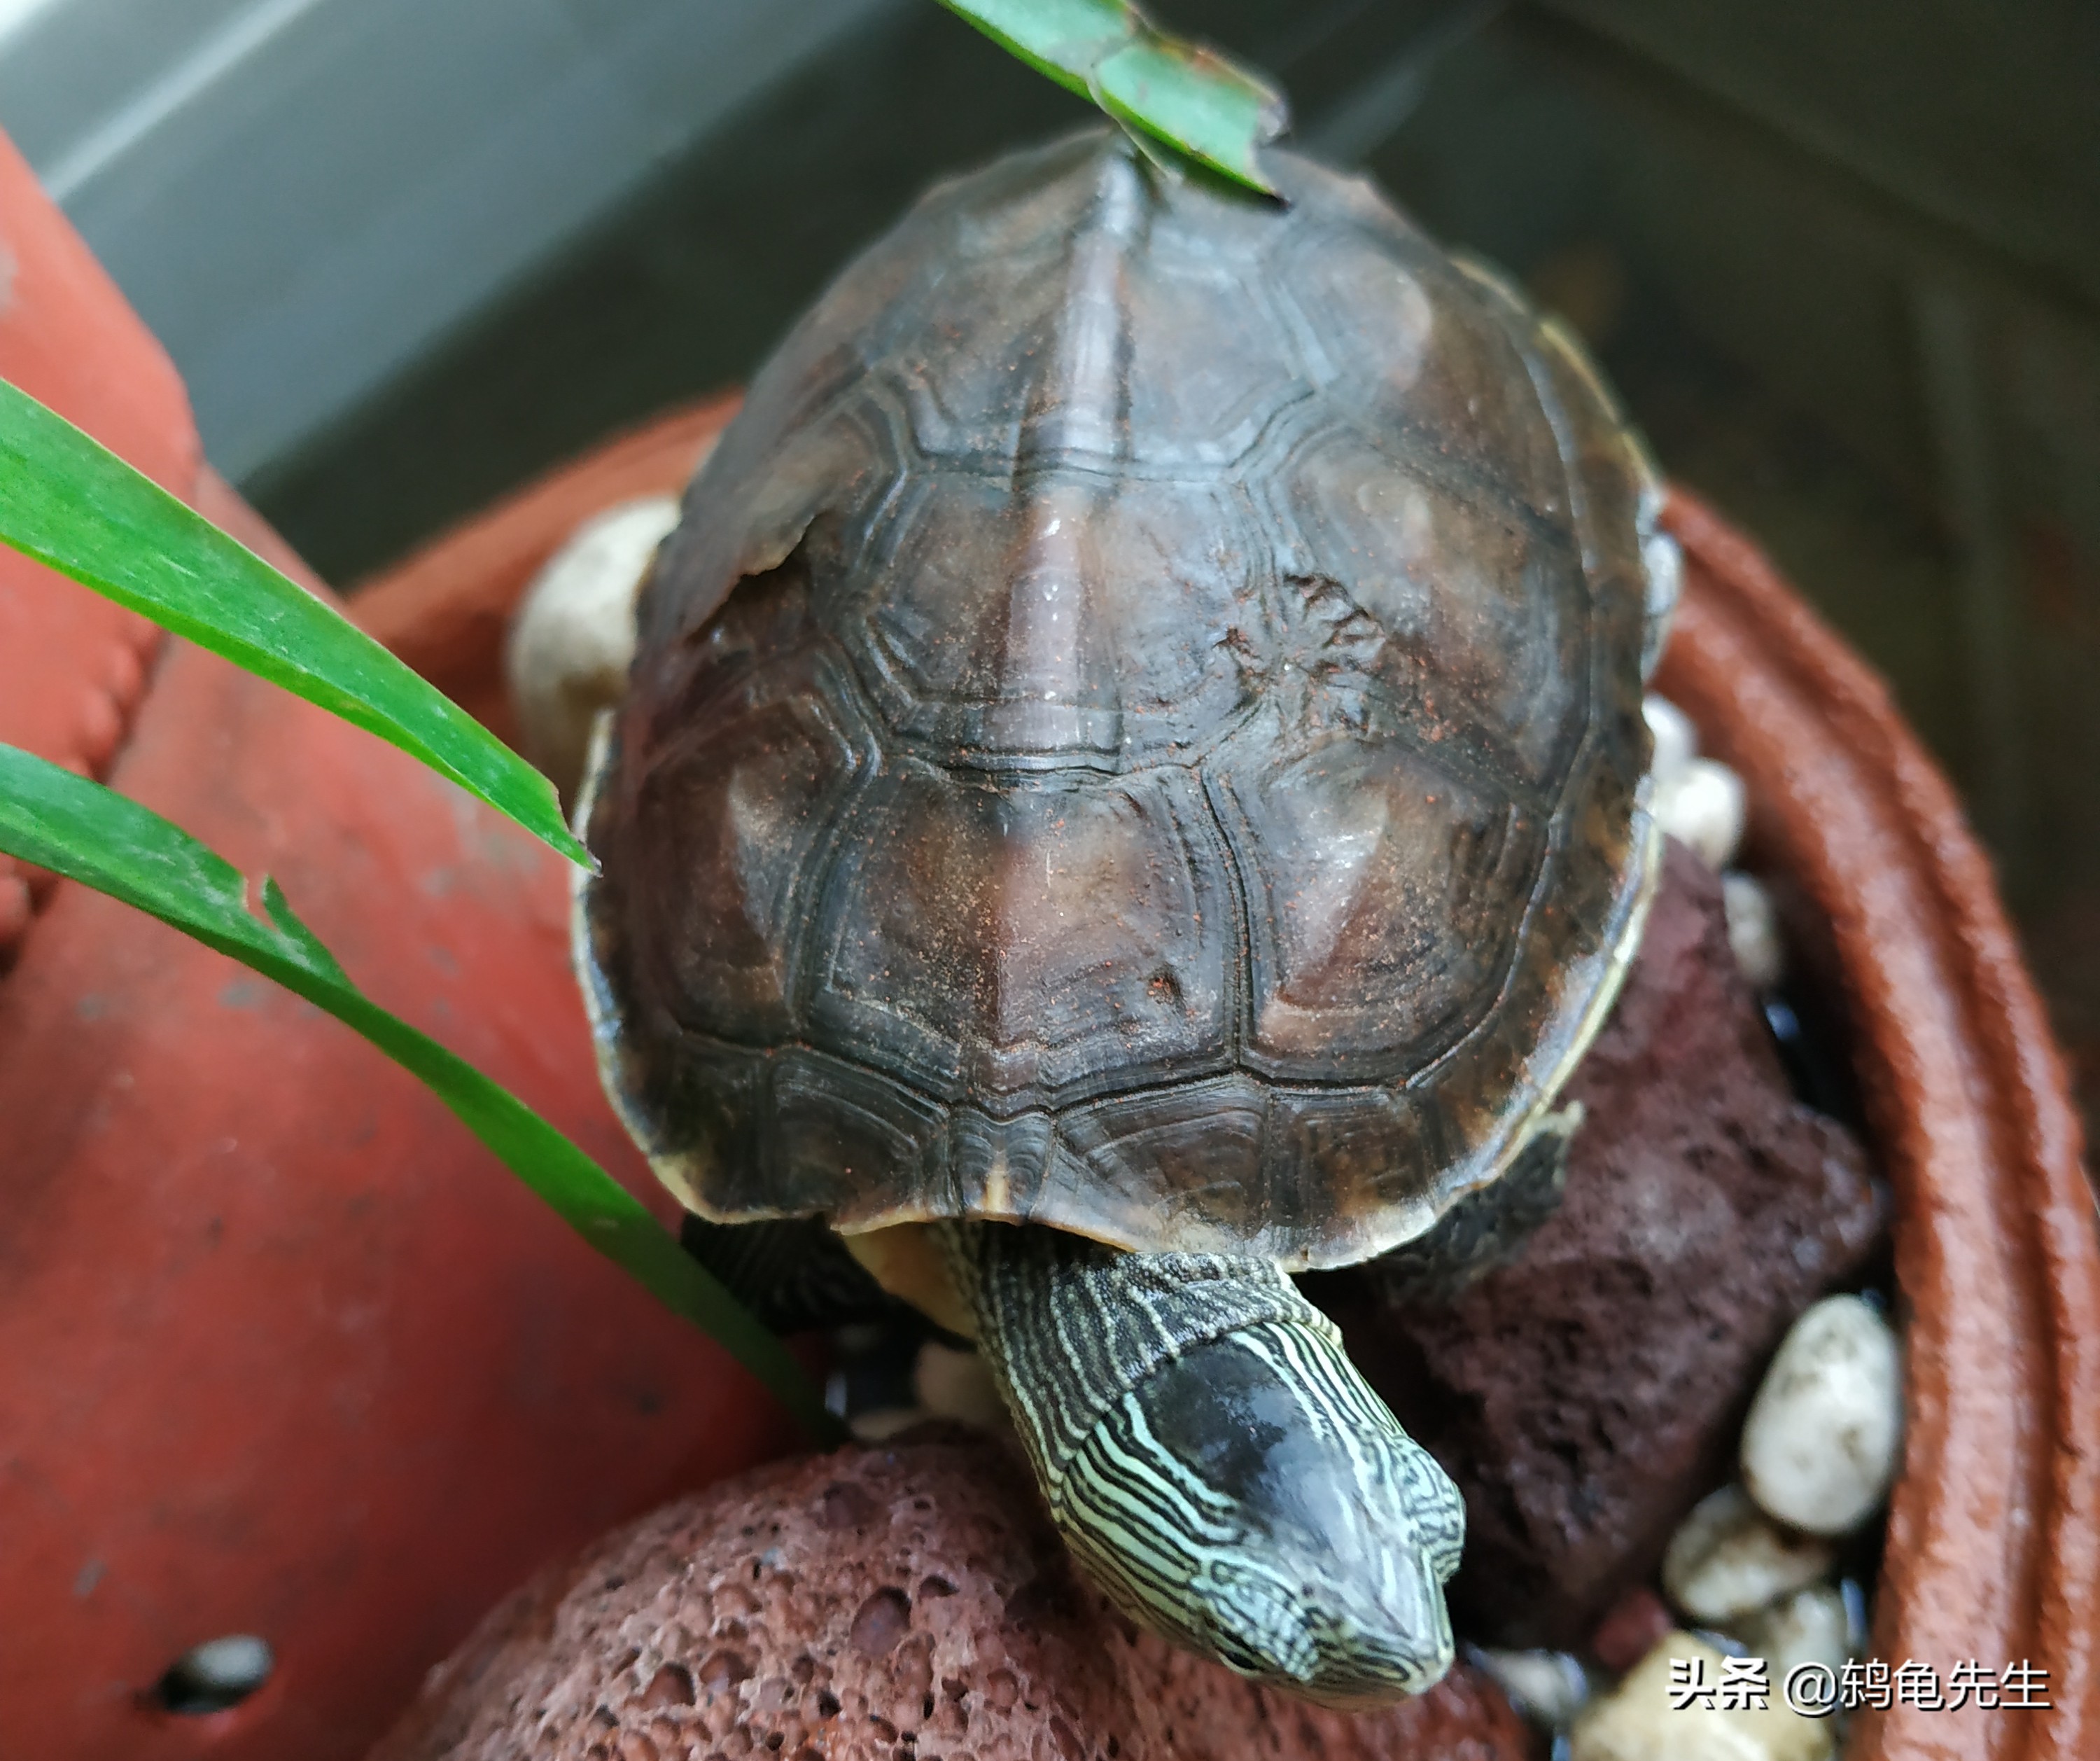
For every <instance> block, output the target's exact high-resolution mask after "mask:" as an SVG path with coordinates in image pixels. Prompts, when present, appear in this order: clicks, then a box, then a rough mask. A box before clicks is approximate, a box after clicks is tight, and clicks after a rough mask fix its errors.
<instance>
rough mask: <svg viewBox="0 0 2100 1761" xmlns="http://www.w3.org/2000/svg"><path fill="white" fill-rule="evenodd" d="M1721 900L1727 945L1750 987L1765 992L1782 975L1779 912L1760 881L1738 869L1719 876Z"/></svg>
mask: <svg viewBox="0 0 2100 1761" xmlns="http://www.w3.org/2000/svg"><path fill="white" fill-rule="evenodd" d="M1721 903H1722V905H1723V908H1724V909H1725V910H1726V911H1727V918H1728V947H1729V948H1730V949H1731V950H1732V951H1733V953H1734V954H1735V956H1736V965H1737V966H1738V967H1740V969H1742V974H1743V976H1744V978H1746V979H1748V980H1749V982H1750V985H1751V986H1752V988H1753V989H1755V990H1758V991H1769V990H1771V988H1772V987H1773V986H1775V985H1776V984H1777V983H1778V982H1780V979H1781V978H1784V977H1785V974H1786V951H1785V943H1783V942H1781V941H1780V933H1779V913H1778V912H1777V911H1775V910H1773V909H1772V902H1771V894H1769V893H1767V891H1766V890H1765V887H1764V883H1763V882H1762V881H1759V880H1757V879H1756V878H1755V877H1754V876H1750V875H1746V874H1745V873H1743V872H1741V871H1740V869H1732V870H1730V871H1729V872H1727V874H1724V875H1723V876H1721Z"/></svg>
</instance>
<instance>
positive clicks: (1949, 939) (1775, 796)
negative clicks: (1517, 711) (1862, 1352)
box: [1658, 492, 2100, 1761]
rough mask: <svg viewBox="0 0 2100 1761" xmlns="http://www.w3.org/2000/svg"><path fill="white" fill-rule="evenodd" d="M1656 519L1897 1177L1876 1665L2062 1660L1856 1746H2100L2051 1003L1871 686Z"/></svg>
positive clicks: (1680, 528)
mask: <svg viewBox="0 0 2100 1761" xmlns="http://www.w3.org/2000/svg"><path fill="white" fill-rule="evenodd" d="M1670 527H1671V529H1672V530H1673V531H1674V532H1675V533H1676V534H1677V536H1678V538H1679V541H1680V542H1681V543H1682V544H1683V546H1684V549H1685V555H1686V561H1687V580H1686V592H1685V598H1684V605H1683V611H1682V612H1681V613H1680V614H1679V621H1678V624H1677V627H1676V629H1675V631H1674V633H1673V635H1672V637H1671V638H1670V650H1669V652H1668V654H1667V655H1666V656H1665V660H1664V665H1663V671H1662V675H1661V679H1660V680H1659V681H1658V683H1659V685H1660V686H1661V690H1662V691H1664V692H1665V695H1669V696H1670V697H1672V698H1674V700H1676V701H1677V702H1678V703H1679V704H1680V705H1682V706H1683V708H1684V709H1685V710H1686V711H1687V713H1689V714H1690V715H1691V717H1692V719H1693V721H1694V722H1696V723H1697V724H1698V726H1699V727H1700V729H1701V734H1702V736H1703V737H1704V739H1705V742H1706V744H1708V745H1709V747H1710V748H1711V749H1712V750H1713V751H1714V753H1715V755H1716V756H1718V757H1721V758H1723V759H1725V760H1726V761H1727V762H1729V763H1731V764H1732V765H1734V766H1736V769H1737V770H1740V772H1741V773H1742V775H1743V777H1744V779H1745V782H1746V783H1748V784H1749V793H1750V800H1751V809H1752V824H1753V835H1754V840H1755V844H1756V852H1755V854H1757V855H1758V858H1759V860H1760V862H1761V863H1762V865H1764V866H1767V867H1770V868H1771V869H1772V870H1774V871H1776V872H1780V873H1782V874H1784V875H1785V876H1788V877H1789V879H1790V880H1792V881H1793V882H1794V883H1795V884H1796V885H1798V886H1799V887H1800V888H1801V889H1802V890H1803V892H1804V893H1805V894H1806V896H1807V900H1808V902H1809V903H1810V904H1811V906H1812V907H1813V909H1814V911H1815V914H1816V916H1817V918H1818V919H1819V920H1820V924H1821V925H1826V926H1827V935H1828V947H1829V955H1830V963H1831V966H1832V969H1833V971H1832V978H1833V982H1834V984H1835V986H1836V988H1837V991H1838V995H1839V997H1840V999H1841V1000H1842V1003H1843V1004H1844V1006H1845V1009H1846V1015H1847V1017H1848V1018H1849V1022H1850V1028H1851V1035H1850V1040H1851V1056H1852V1063H1853V1067H1854V1070H1855V1072H1856V1074H1857V1075H1858V1078H1859V1080H1860V1085H1861V1088H1862V1090H1863V1092H1864V1097H1865V1101H1866V1104H1867V1111H1868V1122H1869V1124H1870V1126H1871V1128H1872V1132H1873V1140H1874V1143H1875V1147H1876V1149H1877V1151H1878V1152H1879V1154H1880V1157H1881V1160H1882V1165H1883V1167H1885V1168H1886V1170H1887V1172H1888V1174H1889V1176H1890V1180H1891V1181H1892V1182H1893V1183H1894V1185H1895V1195H1896V1213H1895V1260H1896V1279H1897V1283H1898V1285H1899V1288H1900V1291H1901V1293H1902V1296H1903V1300H1904V1308H1905V1311H1906V1318H1907V1322H1908V1326H1907V1339H1908V1375H1907V1384H1906V1399H1907V1402H1908V1436H1907V1441H1906V1445H1905V1454H1904V1472H1903V1476H1902V1478H1901V1480H1900V1481H1899V1483H1898V1485H1897V1487H1896V1490H1895V1498H1894V1501H1893V1503H1892V1506H1891V1509H1890V1521H1889V1540H1888V1551H1887V1554H1886V1560H1885V1563H1884V1565H1883V1569H1882V1584H1881V1588H1880V1593H1879V1596H1878V1600H1877V1604H1876V1620H1875V1631H1874V1641H1873V1653H1874V1655H1876V1656H1877V1657H1883V1658H1886V1659H1887V1660H1889V1661H1890V1662H1892V1663H1893V1662H1901V1661H1902V1660H1903V1659H1904V1658H1905V1657H1917V1658H1918V1659H1920V1660H1921V1661H1923V1662H1928V1663H1930V1664H1932V1665H1934V1666H1935V1667H1936V1668H1938V1669H1939V1670H1940V1671H1943V1672H1944V1671H1945V1670H1946V1669H1947V1668H1948V1666H1950V1665H1951V1664H1953V1663H1955V1662H1960V1661H1961V1660H1963V1659H1966V1658H1975V1659H1978V1660H1979V1661H1982V1662H1988V1663H1991V1664H1994V1665H2002V1664H2003V1663H2005V1662H2008V1661H2010V1660H2013V1659H2016V1658H2020V1657H2026V1658H2028V1659H2031V1660H2032V1662H2036V1663H2037V1664H2040V1665H2043V1666H2046V1667H2047V1668H2048V1669H2049V1671H2051V1675H2050V1680H2051V1684H2052V1687H2053V1689H2054V1693H2053V1698H2054V1710H2053V1711H2051V1712H2049V1713H2026V1714H2020V1713H2000V1714H1996V1715H1992V1714H1982V1715H1978V1714H1975V1713H1974V1712H1970V1713H1968V1714H1964V1715H1957V1714H1952V1713H1948V1712H1930V1711H1924V1710H1917V1709H1912V1710H1895V1711H1891V1712H1889V1713H1887V1714H1885V1715H1870V1716H1869V1718H1868V1720H1867V1721H1866V1723H1865V1724H1864V1728H1863V1729H1862V1730H1861V1732H1860V1735H1859V1737H1858V1738H1857V1739H1856V1740H1855V1748H1854V1750H1852V1753H1853V1754H1855V1756H1859V1757H1865V1758H1869V1761H1873V1758H1886V1761H1895V1758H1897V1757H1902V1758H1904V1761H1913V1758H1917V1761H1923V1758H1925V1757H1928V1756H1930V1757H1939V1756H1945V1757H1948V1761H1956V1758H1961V1761H1972V1758H1979V1757H1983V1756H1991V1757H1997V1756H2005V1757H2013V1756H2021V1757H2029V1758H2032V1761H2042V1758H2044V1757H2047V1758H2049V1761H2059V1758H2060V1761H2075V1758H2080V1757H2089V1756H2092V1755H2094V1754H2100V1245H2096V1237H2095V1230H2094V1220H2093V1192H2092V1189H2091V1187H2090V1186H2089V1185H2088V1183H2087V1181H2086V1177H2085V1171H2084V1169H2083V1167H2081V1166H2080V1142H2079V1131H2078V1125H2077V1121H2076V1114H2074V1112H2073V1110H2072V1108H2071V1099H2070V1094H2069V1091H2068V1088H2067V1084H2066V1081H2065V1077H2064V1071H2063V1065H2062V1063H2061V1061H2060V1060H2059V1059H2058V1056H2057V1053H2056V1050H2055V1048H2054V1044H2052V1042H2051V1040H2050V1039H2049V1029H2048V1026H2047V1025H2046V1022H2045V1016H2044V1014H2043V1011H2042V1007H2041V1004H2040V1000H2039V998H2038V997H2037V996H2036V992H2035V988H2034V985H2033V982H2032V980H2031V979H2030V978H2028V976H2027V971H2026V969H2025V968H2024V967H2023V965H2022V964H2021V961H2020V956H2019V951H2018V945H2017V943H2016V942H2014V938H2013V934H2012V931H2011V928H2010V925H2009V924H2008V922H2007V920H2006V917H2005V907H2003V905H2002V904H2001V903H2000V902H1999V899H1998V895H1997V891H1996V887H1995V885H1993V883H1992V878H1991V872H1990V866H1989V863H1988V861H1987V860H1986V859H1985V858H1984V855H1983V852H1982V850H1979V848H1978V847H1977V845H1976V842H1975V841H1974V838H1973V837H1972V836H1970V832H1969V829H1968V827H1967V825H1966V823H1965V822H1964V820H1963V819H1962V816H1961V809H1960V807H1959V805H1957V801H1956V800H1955V797H1954V794H1953V792H1952V789H1951V788H1949V787H1948V783H1947V782H1946V779H1944V778H1943V776H1942V775H1940V773H1939V770H1938V769H1937V768H1936V767H1935V766H1934V764H1933V763H1932V761H1931V760H1930V758H1928V757H1926V753H1925V752H1924V750H1923V748H1921V746H1920V745H1919V744H1918V742H1917V738H1916V736H1914V735H1913V734H1912V733H1911V732H1910V730H1908V728H1907V727H1906V726H1904V722H1903V719H1902V717H1900V716H1899V715H1898V714H1897V713H1896V711H1895V706H1894V705H1893V704H1891V702H1890V699H1889V695H1888V693H1887V691H1886V688H1885V687H1884V686H1882V683H1881V682H1880V681H1879V680H1878V679H1877V678H1876V677H1874V675H1873V673H1871V672H1870V671H1869V670H1868V668H1867V667H1866V666H1865V665H1864V664H1863V663H1862V662H1861V661H1860V659H1859V658H1858V657H1857V656H1856V655H1854V654H1853V653H1852V652H1851V651H1850V650H1849V649H1847V648H1846V647H1845V646H1844V644H1843V643H1842V642H1840V641H1839V640H1838V638H1837V637H1836V636H1835V635H1833V633H1831V632H1830V631H1829V629H1828V628H1826V627H1825V626H1824V625H1823V624H1822V623H1820V621H1819V620H1817V619H1816V618H1815V616H1813V615H1812V614H1811V612H1810V611H1808V610H1807V607H1805V606H1803V605H1802V603H1801V602H1800V601H1799V600H1798V598H1795V597H1794V596H1793V594H1792V593H1790V592H1789V590H1788V589H1787V587H1786V585H1785V583H1784V582H1783V581H1781V580H1780V578H1779V576H1778V575H1777V573H1776V572H1775V571H1774V570H1773V569H1772V567H1771V564H1770V563H1767V561H1766V560H1765V559H1764V558H1762V556H1761V555H1759V554H1758V551H1757V550H1756V549H1755V548H1754V546H1752V545H1750V544H1749V542H1748V541H1746V540H1745V538H1743V537H1742V536H1741V535H1740V534H1739V533H1737V532H1734V531H1732V529H1731V528H1730V527H1728V526H1727V524H1726V523H1725V522H1723V520H1722V519H1720V518H1719V517H1718V515H1716V514H1714V513H1713V512H1712V511H1711V510H1710V509H1708V508H1706V507H1705V506H1703V505H1701V504H1700V503H1699V502H1698V501H1696V500H1695V499H1693V498H1692V497H1690V496H1687V495H1685V494H1683V493H1682V492H1680V493H1679V494H1678V495H1677V496H1676V497H1675V498H1674V502H1673V505H1672V506H1671V509H1670Z"/></svg>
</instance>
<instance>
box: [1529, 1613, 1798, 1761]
mask: <svg viewBox="0 0 2100 1761" xmlns="http://www.w3.org/2000/svg"><path fill="white" fill-rule="evenodd" d="M1672 1663H1676V1664H1678V1665H1679V1669H1680V1672H1681V1673H1683V1674H1689V1673H1690V1672H1691V1671H1694V1670H1696V1671H1698V1673H1699V1676H1700V1679H1701V1680H1702V1681H1703V1682H1704V1684H1705V1686H1707V1687H1709V1688H1714V1690H1715V1693H1714V1700H1713V1703H1712V1704H1708V1703H1705V1701H1703V1700H1696V1699H1694V1700H1688V1701H1686V1702H1685V1703H1682V1704H1680V1703H1679V1697H1683V1695H1684V1694H1685V1688H1684V1687H1683V1686H1673V1684H1672V1681H1671V1675H1670V1665H1671V1664H1672ZM1723 1667H1724V1665H1723V1658H1722V1655H1721V1653H1719V1652H1718V1651H1717V1650H1715V1649H1714V1648H1713V1646H1711V1645H1709V1644H1701V1642H1700V1641H1699V1640H1696V1639H1695V1638H1693V1637H1692V1635H1691V1634H1689V1633H1681V1632H1679V1633H1672V1634H1670V1636H1669V1637H1668V1638H1666V1639H1665V1640H1663V1641H1662V1643H1661V1644H1659V1645H1657V1647H1656V1648H1654V1649H1653V1650H1652V1651H1651V1652H1649V1653H1648V1655H1647V1656H1646V1657H1643V1659H1642V1660H1641V1661H1640V1662H1639V1664H1637V1665H1636V1666H1635V1668H1634V1670H1633V1671H1632V1673H1631V1674H1630V1675H1628V1676H1627V1677H1626V1679H1625V1680H1624V1681H1622V1682H1621V1683H1620V1684H1619V1685H1618V1688H1617V1689H1616V1690H1615V1691H1614V1692H1613V1693H1609V1694H1607V1695H1606V1696H1605V1697H1604V1698H1603V1699H1601V1700H1599V1701H1598V1702H1597V1703H1596V1704H1595V1706H1592V1707H1591V1708H1590V1710H1589V1711H1587V1712H1586V1713H1585V1714H1584V1715H1582V1718H1580V1719H1577V1721H1576V1725H1575V1728H1574V1730H1573V1732H1572V1733H1571V1741H1570V1742H1569V1746H1568V1754H1569V1756H1570V1761H1826V1758H1827V1757H1828V1756H1829V1754H1831V1752H1832V1746H1833V1739H1832V1732H1831V1730H1830V1728H1829V1723H1827V1722H1826V1721H1823V1720H1819V1719H1811V1718H1804V1717H1802V1715H1801V1714H1800V1713H1798V1712H1796V1711H1794V1710H1792V1709H1791V1708H1790V1707H1789V1706H1788V1705H1787V1703H1786V1699H1785V1695H1784V1694H1783V1693H1781V1692H1780V1686H1781V1684H1780V1682H1778V1681H1772V1682H1771V1683H1770V1684H1769V1688H1768V1690H1767V1695H1766V1705H1765V1708H1764V1710H1762V1711H1760V1710H1756V1709H1755V1708H1754V1706H1731V1707H1728V1708H1726V1709H1723V1707H1722V1706H1721V1705H1720V1703H1719V1702H1720V1700H1721V1694H1720V1692H1719V1688H1720V1684H1721V1683H1722V1682H1723V1679H1725V1678H1724V1676H1723Z"/></svg>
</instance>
